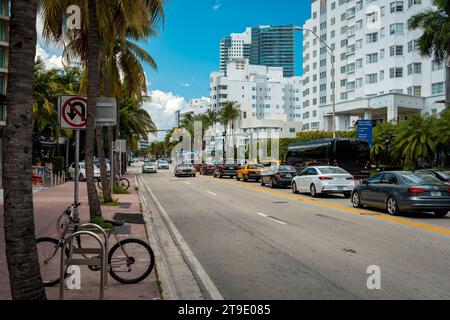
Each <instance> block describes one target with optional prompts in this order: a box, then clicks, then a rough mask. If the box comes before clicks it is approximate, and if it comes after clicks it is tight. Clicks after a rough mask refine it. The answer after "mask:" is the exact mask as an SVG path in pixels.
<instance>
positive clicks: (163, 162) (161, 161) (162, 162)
mask: <svg viewBox="0 0 450 320" xmlns="http://www.w3.org/2000/svg"><path fill="white" fill-rule="evenodd" d="M159 164H167V161H164V160H160V161H159Z"/></svg>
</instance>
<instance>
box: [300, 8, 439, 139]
mask: <svg viewBox="0 0 450 320" xmlns="http://www.w3.org/2000/svg"><path fill="white" fill-rule="evenodd" d="M311 6H312V17H311V19H309V20H308V21H306V23H305V25H304V26H303V27H304V28H305V29H310V30H312V31H313V32H315V33H316V34H317V35H318V36H320V37H321V39H322V40H323V41H325V42H326V43H327V44H328V45H329V46H330V47H331V48H332V49H333V50H334V56H335V74H336V115H337V118H336V127H337V130H348V129H350V128H351V127H352V126H353V125H354V122H355V120H357V119H359V118H365V119H374V120H379V121H399V120H402V119H405V118H407V117H408V115H410V114H412V113H416V112H418V111H420V112H422V113H423V114H437V113H439V112H441V111H442V110H443V109H444V107H445V105H444V103H443V102H444V100H445V92H444V90H445V89H444V88H445V85H444V83H445V71H444V69H445V68H444V65H443V64H437V63H435V62H434V61H433V60H432V59H431V58H423V57H421V56H420V55H419V53H418V51H417V50H416V48H417V39H418V38H419V37H420V35H421V31H420V30H416V31H410V30H408V24H407V22H408V19H409V18H410V17H411V16H413V15H415V14H417V13H419V12H423V11H424V10H427V9H428V8H429V7H431V6H432V1H431V0H404V1H392V0H364V1H363V0H312V5H311ZM303 35H304V39H303V98H302V100H303V103H302V121H303V129H304V130H313V129H322V130H331V129H332V80H331V79H332V77H331V76H332V63H331V55H330V54H329V53H327V50H326V49H325V47H324V46H322V45H321V44H320V41H319V40H318V39H317V37H315V36H314V35H313V34H312V33H311V32H308V31H304V33H303Z"/></svg>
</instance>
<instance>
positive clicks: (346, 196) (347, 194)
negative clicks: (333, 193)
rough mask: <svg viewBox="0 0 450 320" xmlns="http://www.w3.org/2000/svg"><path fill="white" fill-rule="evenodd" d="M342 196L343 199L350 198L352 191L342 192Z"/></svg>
mask: <svg viewBox="0 0 450 320" xmlns="http://www.w3.org/2000/svg"><path fill="white" fill-rule="evenodd" d="M344 197H345V199H350V198H351V197H352V193H351V192H344Z"/></svg>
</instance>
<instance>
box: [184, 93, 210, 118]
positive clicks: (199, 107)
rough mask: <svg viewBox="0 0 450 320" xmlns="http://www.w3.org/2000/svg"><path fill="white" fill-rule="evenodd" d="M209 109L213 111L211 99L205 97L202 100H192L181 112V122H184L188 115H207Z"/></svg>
mask: <svg viewBox="0 0 450 320" xmlns="http://www.w3.org/2000/svg"><path fill="white" fill-rule="evenodd" d="M209 109H211V99H210V98H207V97H203V98H200V99H191V100H189V103H188V105H187V107H186V108H185V109H183V110H181V111H180V121H183V119H184V118H185V117H186V116H187V115H188V114H190V115H193V116H195V115H198V114H202V113H205V112H206V111H208V110H209Z"/></svg>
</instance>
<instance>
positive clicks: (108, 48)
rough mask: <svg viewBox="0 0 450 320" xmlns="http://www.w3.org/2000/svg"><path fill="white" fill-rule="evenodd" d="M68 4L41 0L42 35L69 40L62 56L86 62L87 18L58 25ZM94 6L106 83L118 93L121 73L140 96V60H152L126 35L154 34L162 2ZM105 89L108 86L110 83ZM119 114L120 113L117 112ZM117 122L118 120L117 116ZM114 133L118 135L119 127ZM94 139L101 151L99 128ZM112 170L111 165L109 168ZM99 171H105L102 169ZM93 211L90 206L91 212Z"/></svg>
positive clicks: (81, 3) (121, 0) (136, 37)
mask: <svg viewBox="0 0 450 320" xmlns="http://www.w3.org/2000/svg"><path fill="white" fill-rule="evenodd" d="M72 2H73V1H72ZM68 3H69V1H68V0H57V1H56V0H55V1H51V0H46V1H44V0H41V5H42V10H43V12H44V36H45V37H46V38H47V39H52V40H53V41H57V42H61V41H64V39H69V41H65V50H64V52H65V56H66V57H68V58H69V60H70V58H74V57H76V58H78V59H80V60H81V61H82V62H86V61H88V60H89V59H88V55H90V54H92V53H91V52H90V51H89V50H87V48H88V42H87V41H86V40H87V39H88V33H89V32H90V29H89V28H88V27H87V25H88V23H87V22H86V21H85V20H86V19H83V20H82V28H81V30H78V31H75V32H71V33H68V34H64V32H63V30H62V28H61V25H62V22H63V19H64V16H65V10H66V8H67V5H68ZM75 3H76V4H78V5H79V6H80V7H81V8H82V12H83V13H85V15H86V14H87V12H88V11H89V12H90V10H86V9H87V8H86V6H85V4H84V1H80V0H78V1H75ZM97 9H98V10H97V14H98V16H99V18H98V25H97V27H98V31H99V35H100V39H98V37H97V40H98V42H99V44H98V45H99V47H100V48H101V52H102V55H103V56H105V64H104V65H103V66H102V67H103V68H105V69H106V70H107V75H108V78H109V83H110V84H111V86H112V87H113V88H114V89H115V90H113V91H114V93H115V94H120V92H121V90H120V89H118V88H120V85H119V83H120V82H121V76H120V75H121V74H123V79H124V81H125V82H126V83H128V84H129V85H128V88H132V89H130V91H131V92H133V93H136V92H139V95H140V94H141V91H142V89H146V83H145V75H144V72H143V68H142V66H141V65H140V63H139V59H142V60H144V61H146V62H149V63H150V65H154V61H153V59H151V57H150V56H149V55H148V54H147V55H146V52H145V51H144V50H142V49H141V48H139V47H138V46H137V45H135V44H134V43H132V42H131V41H129V40H128V38H130V39H134V40H142V39H144V38H146V37H148V36H150V35H154V34H155V31H154V29H153V26H154V22H155V21H157V19H158V18H159V17H160V16H163V8H162V1H161V0H153V1H144V0H139V1H131V0H114V1H108V2H103V1H102V2H99V5H98V8H97ZM117 48H118V49H117ZM88 69H89V68H88ZM97 69H98V68H97ZM97 77H98V75H97ZM85 79H86V78H85ZM107 89H109V86H108V88H107ZM88 96H89V94H88ZM116 97H117V96H116ZM119 117H120V113H118V118H119ZM118 121H120V118H119V119H118ZM117 128H119V126H117ZM116 136H117V137H119V131H118V130H117V132H116ZM97 138H98V139H97V143H98V149H99V150H103V146H102V142H103V141H100V140H101V139H100V132H98V131H97ZM108 138H109V139H110V140H112V138H113V135H112V130H109V132H108ZM100 156H102V155H101V154H99V158H100ZM102 158H103V157H102ZM101 162H103V161H101ZM116 163H118V161H116ZM86 164H88V163H86ZM102 167H104V166H102ZM113 169H114V168H111V170H113ZM102 171H103V172H105V170H104V169H103V170H102ZM103 176H104V175H103ZM112 176H113V177H115V174H112ZM92 191H93V189H92V188H88V192H92ZM93 197H94V195H91V196H90V197H89V198H92V199H93ZM92 210H93V209H92V208H91V214H92Z"/></svg>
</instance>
